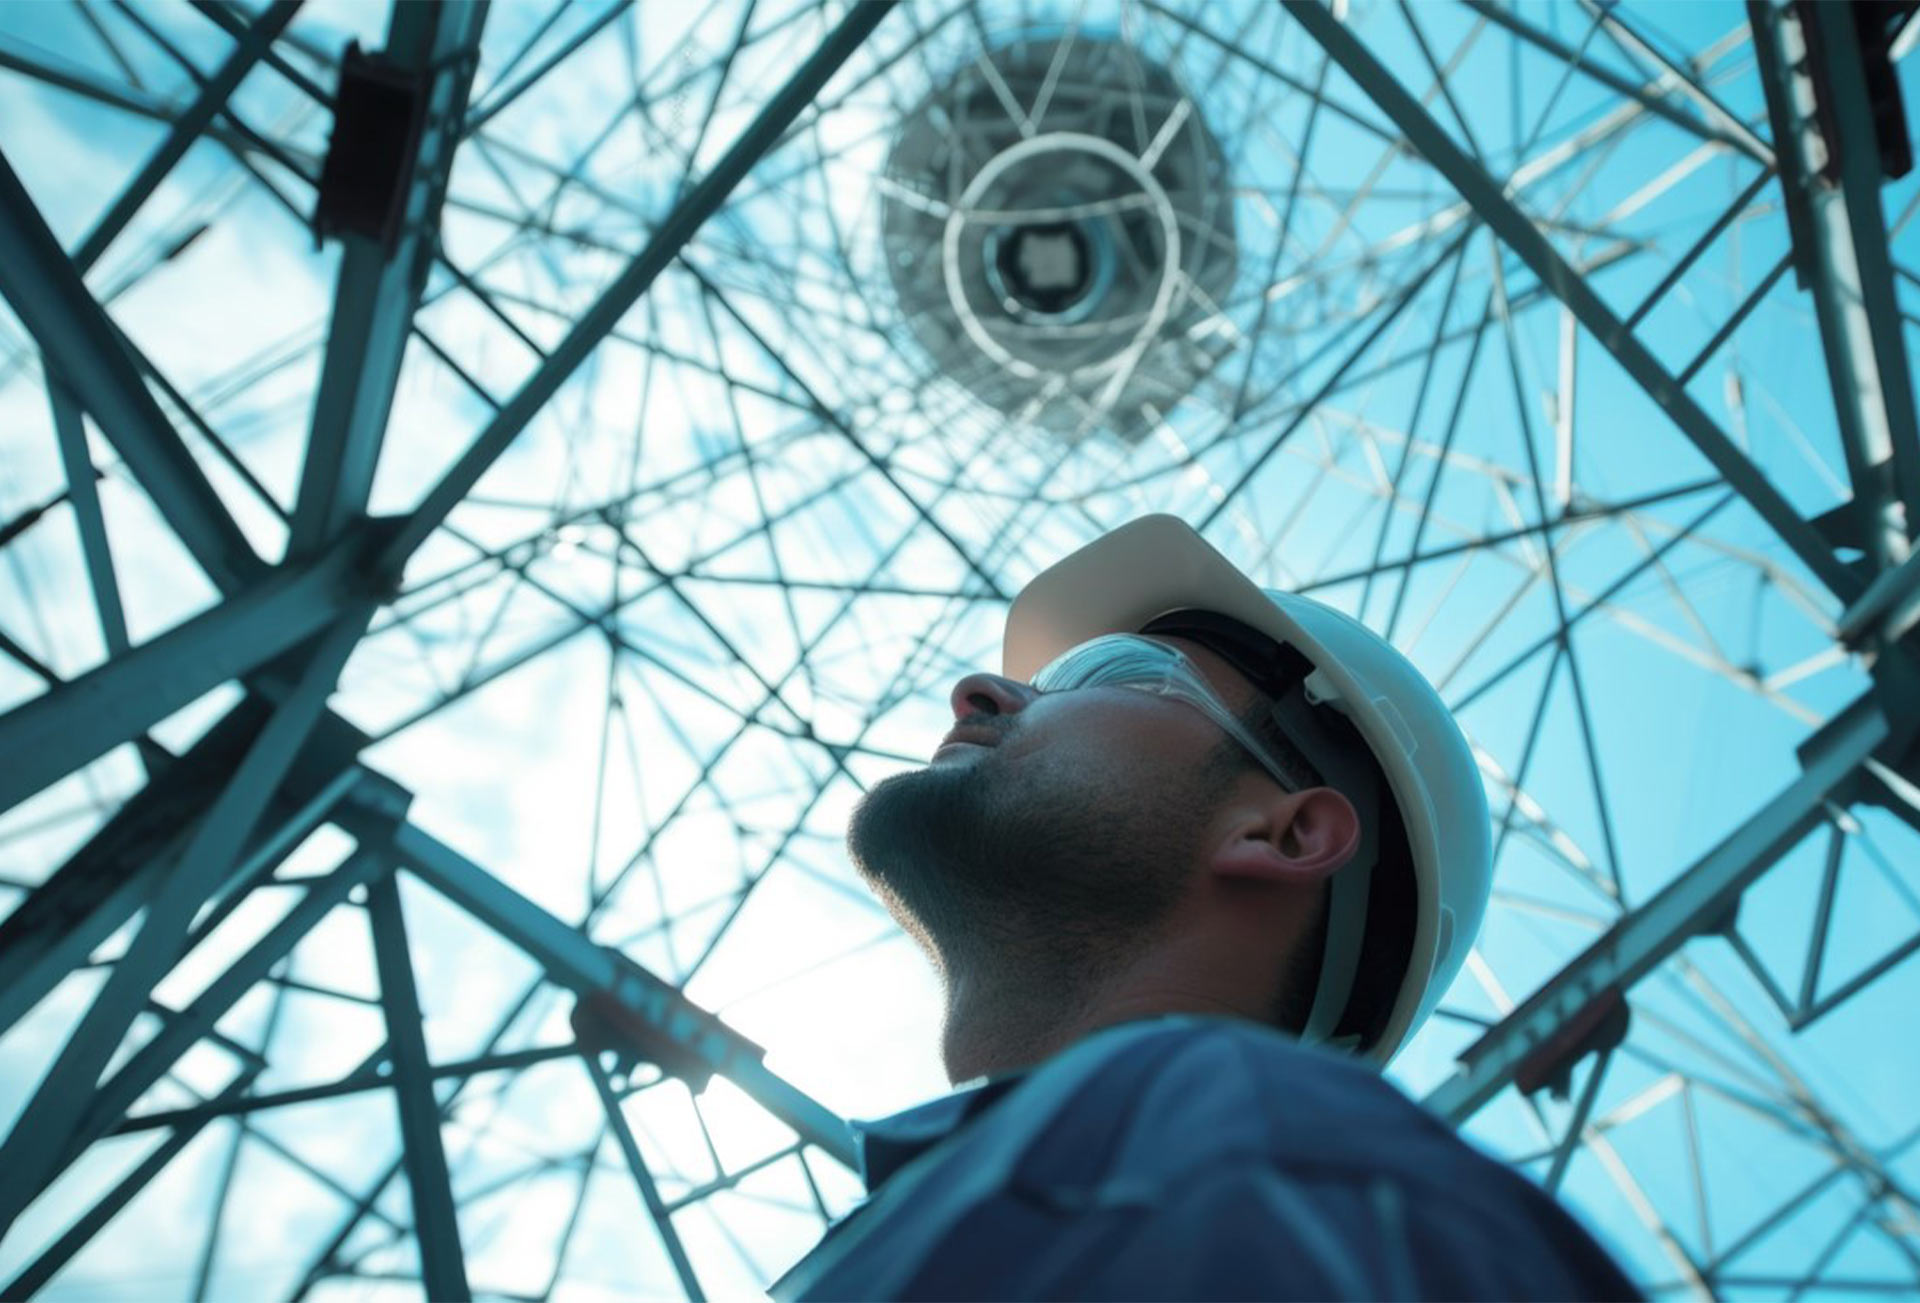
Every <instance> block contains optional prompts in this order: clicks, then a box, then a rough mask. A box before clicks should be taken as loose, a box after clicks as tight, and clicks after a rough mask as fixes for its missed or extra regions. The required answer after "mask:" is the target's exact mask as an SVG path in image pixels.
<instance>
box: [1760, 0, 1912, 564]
mask: <svg viewBox="0 0 1920 1303" xmlns="http://www.w3.org/2000/svg"><path fill="white" fill-rule="evenodd" d="M1747 14H1748V18H1749V20H1750V22H1751V24H1752V28H1753V46H1754V55H1755V60H1756V62H1757V64H1758V67H1759V72H1760V77H1761V84H1762V86H1763V88H1764V89H1765V91H1766V99H1767V113H1768V116H1769V118H1770V119H1771V120H1772V123H1773V135H1774V140H1775V142H1776V144H1777V147H1778V149H1779V151H1780V153H1781V154H1782V155H1788V154H1791V155H1792V163H1791V165H1790V166H1786V167H1783V168H1782V169H1781V172H1780V191H1781V197H1782V199H1783V201H1784V202H1785V204H1786V205H1787V208H1788V211H1789V214H1790V216H1791V217H1792V218H1793V220H1792V221H1790V222H1789V224H1788V225H1789V229H1790V230H1791V231H1792V233H1793V241H1794V257H1795V260H1796V262H1797V264H1798V266H1799V269H1800V273H1801V276H1802V278H1803V280H1804V282H1805V284H1806V285H1807V286H1808V288H1810V289H1811V290H1812V292H1813V306H1814V313H1815V316H1816V318H1817V319H1818V321H1819V323H1820V344H1821V348H1822V350H1823V352H1824V353H1825V355H1826V362H1827V379H1828V382H1829V384H1830V385H1831V386H1832V389H1833V405H1834V413H1835V415H1836V416H1837V418H1838V421H1839V432H1840V445H1841V447H1842V449H1843V450H1844V451H1845V454H1846V459H1847V472H1848V476H1849V478H1850V479H1851V480H1852V482H1853V514H1854V518H1855V523H1856V524H1857V525H1858V527H1859V538H1860V541H1861V542H1862V543H1863V544H1864V549H1865V551H1866V552H1867V554H1868V556H1869V557H1871V558H1872V561H1873V568H1874V570H1875V571H1876V572H1878V571H1884V570H1886V569H1888V568H1889V567H1892V566H1897V565H1899V564H1900V563H1901V562H1902V561H1905V560H1906V559H1907V555H1908V552H1909V551H1910V550H1911V547H1910V544H1909V542H1908V539H1909V537H1910V536H1911V534H1912V532H1913V530H1914V529H1915V528H1916V527H1920V423H1917V422H1916V417H1915V412H1914V397H1913V376H1912V373H1911V371H1910V369H1909V366H1908V362H1907V348H1906V338H1905V326H1904V324H1903V322H1902V319H1901V313H1900V305H1899V302H1898V300H1897V298H1896V296H1895V293H1894V284H1893V261H1892V258H1891V256H1890V254H1889V253H1888V250H1887V231H1886V215H1885V213H1884V212H1883V211H1882V209H1881V205H1880V185H1881V181H1882V176H1881V167H1880V151H1879V146H1878V144H1877V143H1876V140H1875V133H1874V126H1873V110H1872V107H1871V106H1870V105H1869V104H1868V103H1867V93H1866V85H1865V81H1864V79H1863V77H1862V74H1861V59H1860V45H1859V37H1858V34H1857V32H1856V31H1855V26H1854V24H1855V15H1854V13H1853V12H1852V9H1851V6H1848V5H1822V4H1812V5H1800V6H1795V7H1794V8H1793V9H1791V10H1788V9H1784V8H1782V7H1781V6H1780V5H1778V4H1776V3H1773V0H1749V3H1748V5H1747ZM1809 21H1811V23H1812V24H1813V27H1814V29H1815V30H1813V31H1808V30H1807V29H1806V27H1805V26H1804V24H1806V23H1807V22H1809ZM1802 69H1807V70H1809V71H1810V72H1811V73H1812V75H1809V73H1808V71H1802ZM1820 97H1824V103H1821V102H1818V100H1819V98H1820ZM1822 109H1824V110H1825V112H1822V111H1821V110H1822ZM1829 131H1830V132H1831V133H1832V135H1833V136H1834V137H1836V138H1834V139H1829V138H1828V135H1827V133H1828V132H1829ZM1829 168H1831V169H1833V170H1836V171H1837V173H1838V176H1837V180H1835V181H1832V182H1830V181H1828V180H1827V179H1826V175H1823V173H1826V172H1827V170H1828V169H1829Z"/></svg>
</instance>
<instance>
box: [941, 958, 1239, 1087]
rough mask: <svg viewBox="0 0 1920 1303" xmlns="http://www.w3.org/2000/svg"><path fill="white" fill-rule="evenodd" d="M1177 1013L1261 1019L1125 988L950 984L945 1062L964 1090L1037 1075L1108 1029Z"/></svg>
mask: <svg viewBox="0 0 1920 1303" xmlns="http://www.w3.org/2000/svg"><path fill="white" fill-rule="evenodd" d="M1172 1013H1192V1014H1211V1015H1224V1016H1230V1017H1250V1016H1255V1015H1254V1014H1253V1013H1252V1011H1249V1010H1245V1009H1240V1008H1236V1007H1234V1006H1232V1005H1231V1004H1230V1003H1228V1002H1226V1001H1222V1000H1219V999H1215V998H1212V997H1211V996H1210V995H1208V994H1205V993H1202V992H1198V991H1194V990H1181V989H1170V988H1167V987H1164V986H1159V985H1157V984H1156V985H1151V986H1140V985H1136V984H1134V983H1132V982H1128V981H1125V980H1121V981H1117V982H1114V983H1110V984H1108V985H1107V986H1105V987H1103V988H1098V989H1095V990H1091V991H1080V992H1077V993H1076V992H1073V991H1070V990H1066V989H1065V988H1064V984H1063V983H1058V982H1053V983H1045V982H1027V983H1018V982H1011V981H1008V980H1007V979H1005V978H1004V977H1002V978H1001V979H1000V980H998V981H995V980H992V979H991V978H982V977H966V978H960V979H957V980H954V979H950V980H949V982H948V989H947V1013H946V1022H945V1025H944V1027H943V1029H942V1033H941V1057H942V1059H943V1061H944V1062H945V1064H946V1069H947V1078H948V1080H950V1081H952V1082H953V1083H955V1084H956V1085H958V1084H960V1083H962V1082H970V1081H975V1080H977V1079H979V1078H983V1077H1000V1076H1005V1075H1006V1074H1007V1073H1010V1072H1019V1071H1022V1070H1024V1069H1027V1068H1031V1067H1034V1066H1036V1065H1037V1064H1039V1063H1041V1062H1043V1061H1045V1060H1047V1059H1049V1058H1051V1057H1053V1056H1054V1055H1055V1054H1058V1053H1060V1052H1061V1051H1062V1050H1064V1049H1066V1048H1067V1047H1069V1046H1071V1045H1073V1044H1074V1043H1075V1042H1076V1041H1079V1040H1080V1039H1081V1038H1082V1037H1085V1036H1087V1035H1090V1034H1091V1033H1093V1032H1096V1031H1098V1030H1100V1029H1101V1028H1103V1027H1111V1026H1114V1025H1116V1024H1118V1023H1124V1022H1133V1021H1135V1020H1137V1019H1141V1018H1151V1017H1155V1016H1158V1015H1162V1014H1172Z"/></svg>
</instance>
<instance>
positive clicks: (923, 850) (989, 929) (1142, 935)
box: [847, 751, 1217, 997]
mask: <svg viewBox="0 0 1920 1303" xmlns="http://www.w3.org/2000/svg"><path fill="white" fill-rule="evenodd" d="M1033 758H1034V757H1028V759H1029V760H1031V759H1033ZM999 760H1000V757H999V756H998V755H996V754H995V753H993V752H991V751H989V752H987V753H986V754H983V755H980V756H978V757H977V758H975V759H974V760H973V761H972V763H968V764H950V765H934V766H930V767H929V768H926V769H921V770H915V771H912V772H909V773H904V774H897V775H895V776H893V777H892V778H889V779H887V780H886V781H884V782H882V783H879V784H878V785H876V786H875V787H874V788H873V789H872V790H871V791H869V792H868V793H867V795H866V796H865V798H863V799H862V800H861V802H860V804H859V806H858V807H857V808H856V809H855V811H854V814H853V819H852V821H851V823H850V825H849V827H848V830H847V846H848V849H849V850H850V851H851V853H852V856H853V861H854V864H855V866H856V867H857V868H858V869H859V871H860V874H861V876H862V877H863V878H864V879H865V880H866V881H867V882H868V884H869V885H870V886H871V887H872V888H873V889H874V891H875V893H876V894H877V895H878V896H879V897H880V899H881V900H882V901H883V902H884V903H885V905H886V906H887V909H888V911H889V912H890V913H892V914H893V916H894V918H895V919H897V920H898V921H899V923H900V925H901V926H902V927H903V928H904V929H906V931H907V932H908V933H909V934H910V935H911V936H912V937H913V938H914V939H915V940H916V941H917V942H919V944H920V945H921V947H922V948H923V949H924V950H926V951H927V953H928V956H929V957H930V958H931V959H932V960H933V962H934V964H935V965H936V967H937V968H938V969H939V970H940V973H941V976H942V978H943V979H945V980H947V981H948V982H949V984H951V983H952V981H953V980H954V979H955V978H958V977H965V978H968V979H969V980H976V981H977V980H983V979H991V980H992V981H993V982H994V984H996V985H1002V984H1005V985H1011V986H1013V987H1016V988H1025V989H1027V990H1030V991H1047V992H1050V993H1052V995H1054V996H1055V997H1065V996H1070V995H1073V994H1076V993H1077V994H1085V993H1087V991H1088V990H1089V989H1090V988H1091V987H1092V986H1093V985H1097V984H1098V982H1099V981H1100V980H1101V979H1102V978H1104V977H1106V976H1108V975H1109V974H1111V973H1112V972H1114V971H1115V970H1116V969H1117V968H1118V966H1119V965H1121V964H1123V963H1124V962H1125V961H1126V959H1127V958H1128V957H1129V956H1131V955H1133V954H1136V953H1138V952H1139V951H1140V949H1141V948H1142V947H1143V945H1144V944H1145V943H1146V941H1147V940H1148V939H1149V938H1151V936H1152V935H1153V934H1154V933H1155V932H1156V930H1157V929H1158V928H1159V927H1160V926H1161V925H1162V924H1164V923H1165V922H1166V921H1167V920H1168V918H1169V917H1170V916H1171V914H1172V912H1173V909H1174V907H1175V905H1176V904H1177V902H1178V900H1179V898H1180V896H1181V894H1182V891H1183V889H1184V886H1185V879H1186V877H1187V875H1188V870H1189V868H1190V865H1191V863H1192V862H1193V861H1194V860H1195V859H1196V857H1197V856H1198V854H1199V852H1200V845H1199V840H1198V838H1199V833H1200V830H1201V828H1202V827H1203V826H1204V823H1205V817H1206V808H1205V807H1206V798H1207V796H1209V795H1212V794H1213V791H1210V790H1208V788H1203V787H1202V786H1201V780H1199V778H1198V776H1197V775H1195V776H1192V777H1191V778H1190V781H1189V782H1181V783H1174V784H1155V783H1148V782H1142V781H1141V780H1140V776H1139V775H1134V776H1132V777H1131V781H1129V776H1128V775H1125V774H1118V773H1115V772H1114V771H1113V770H1112V769H1104V770H1102V771H1101V772H1097V773H1071V774H1069V773H1063V772H1061V770H1060V768H1059V767H1058V766H1055V767H1053V768H1048V767H1046V766H1044V765H1042V766H1031V768H1032V769H1033V770H1034V772H1032V773H1029V774H1027V775H1024V776H1023V777H1022V778H1021V780H1020V781H1018V782H1015V781H1013V779H1012V778H1011V776H1010V775H1009V774H1008V773H1007V772H1006V771H1005V770H1003V769H1002V767H1001V766H1000V765H999V764H997V763H996V762H997V761H999ZM1194 788H1198V789H1200V790H1192V789H1194ZM1213 790H1217V789H1213Z"/></svg>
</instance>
